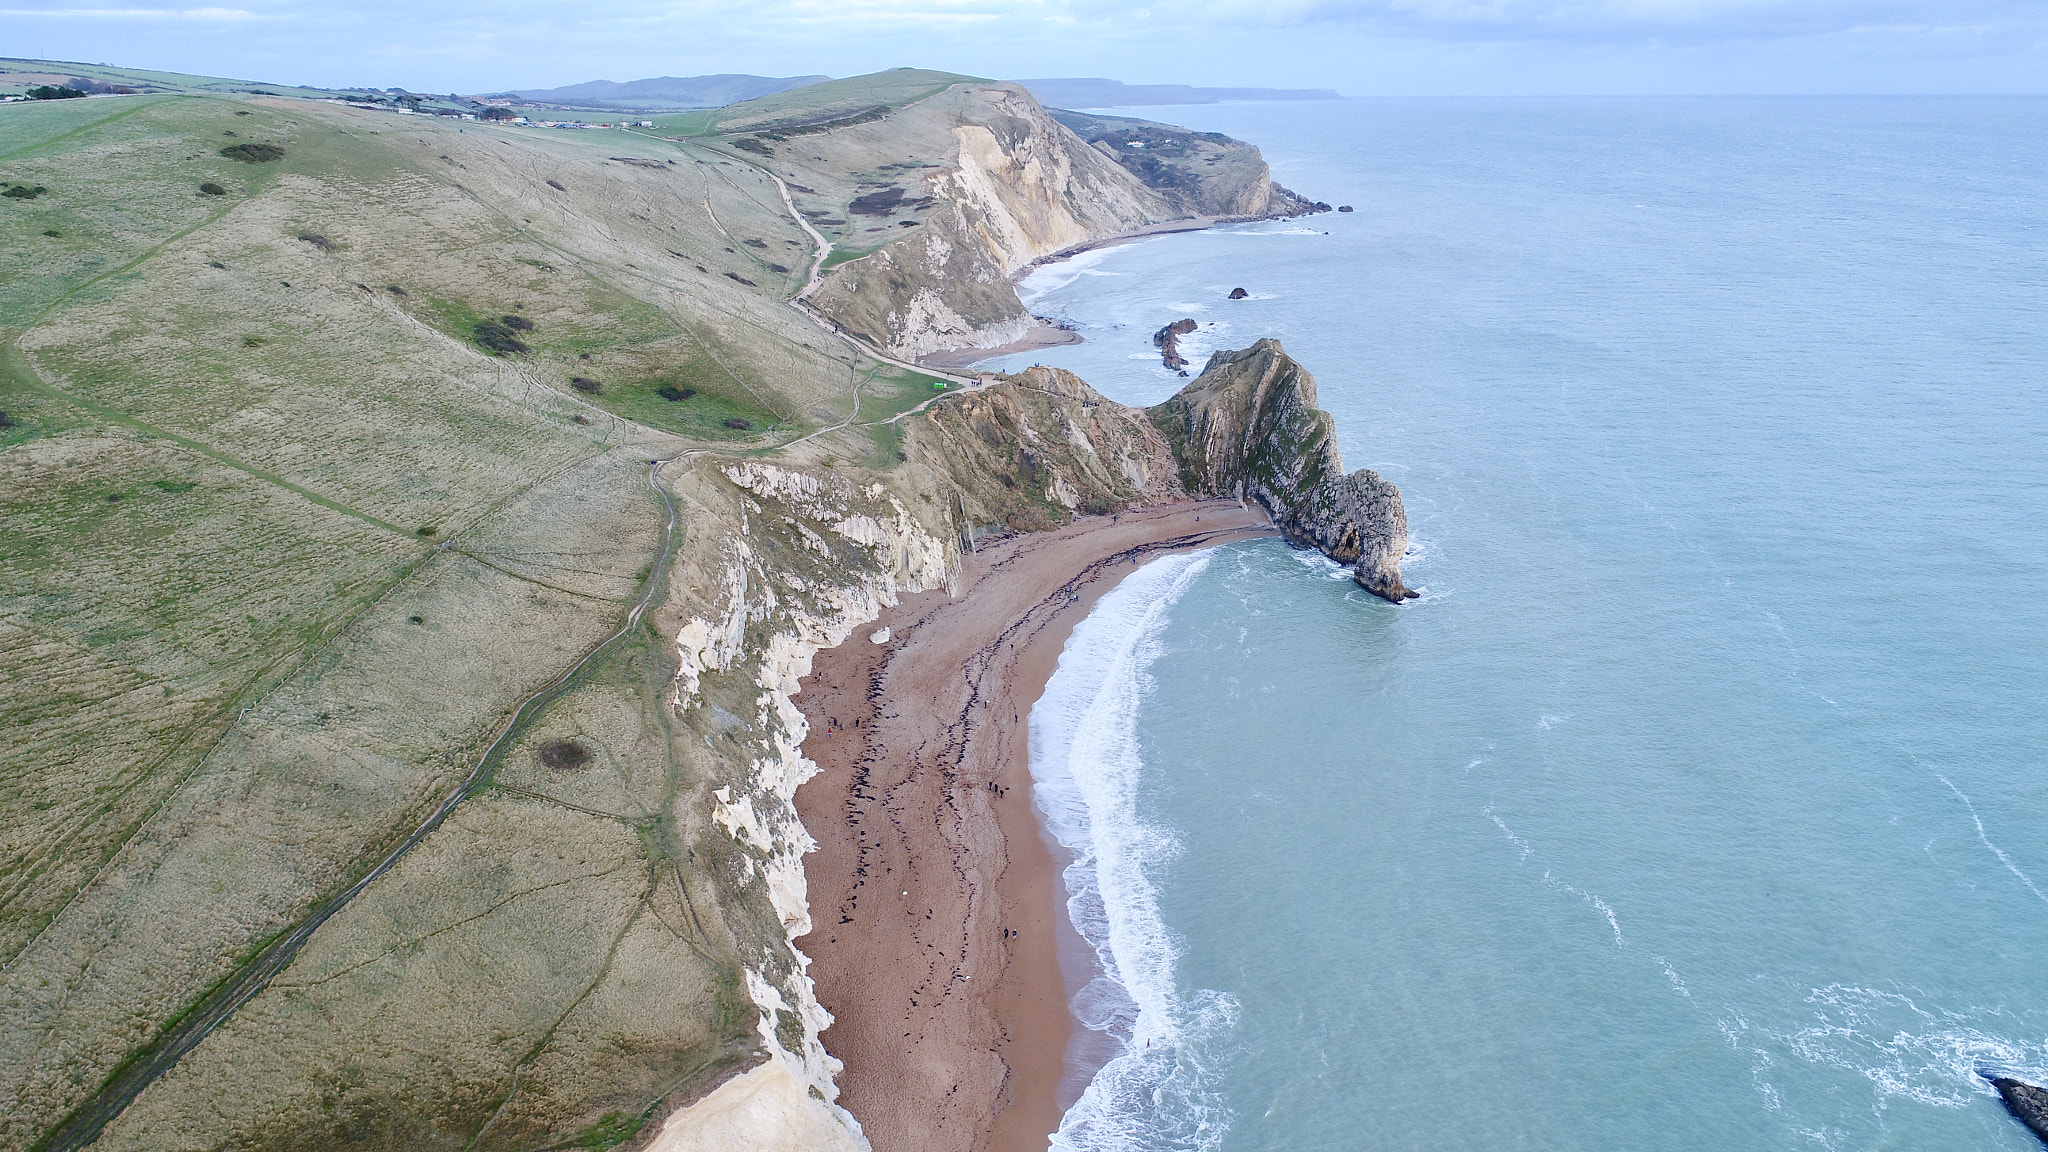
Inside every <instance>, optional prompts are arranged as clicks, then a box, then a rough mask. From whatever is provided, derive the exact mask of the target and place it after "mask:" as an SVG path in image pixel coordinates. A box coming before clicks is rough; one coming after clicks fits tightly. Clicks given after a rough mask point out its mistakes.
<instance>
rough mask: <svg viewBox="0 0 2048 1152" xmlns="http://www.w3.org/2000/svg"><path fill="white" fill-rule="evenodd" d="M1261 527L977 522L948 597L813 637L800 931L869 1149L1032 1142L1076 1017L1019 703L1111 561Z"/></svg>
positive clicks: (1194, 515)
mask: <svg viewBox="0 0 2048 1152" xmlns="http://www.w3.org/2000/svg"><path fill="white" fill-rule="evenodd" d="M1272 533H1273V529H1272V527H1271V525H1270V524H1269V523H1268V522H1267V519H1266V516H1265V514H1264V513H1263V511H1261V510H1259V509H1258V508H1256V507H1253V508H1250V509H1245V508H1241V507H1240V506H1239V505H1238V504H1237V503H1236V502H1235V501H1207V502H1192V501H1189V502H1176V503H1173V504H1164V505H1158V506H1155V507H1152V508H1148V509H1141V510H1137V511H1132V512H1125V513H1122V514H1121V515H1119V516H1117V517H1114V518H1112V517H1085V518H1082V519H1079V520H1076V521H1075V522H1074V523H1073V524H1071V525H1069V526H1067V527H1065V528H1062V529H1059V530H1057V531H1053V532H1043V533H1036V534H1032V535H1024V536H1015V537H1008V538H1005V539H1001V540H996V541H984V542H983V543H982V545H981V547H980V549H979V550H978V552H977V553H976V554H975V555H973V556H971V557H969V558H968V560H967V562H966V564H965V565H964V566H963V570H962V572H961V575H960V580H959V594H958V595H957V596H949V595H948V594H947V593H946V592H944V591H938V592H932V593H927V594H925V595H922V596H918V597H913V598H908V599H906V600H905V601H904V602H903V603H902V604H900V605H898V606H897V607H896V608H894V609H891V610H889V611H888V612H886V613H885V614H884V615H883V616H882V618H881V619H880V620H878V621H877V622H876V623H875V624H873V625H871V626H869V627H866V628H862V629H860V630H859V631H857V632H856V633H855V634H854V635H853V636H852V637H851V638H850V639H848V640H847V641H846V642H845V643H844V644H842V645H840V646H839V647H838V648H835V649H830V650H828V651H824V652H820V653H819V654H818V655H817V657H816V659H815V660H814V662H813V665H812V674H811V676H810V677H809V678H807V679H806V680H805V681H804V683H803V690H802V693H801V694H800V695H799V696H798V697H797V700H796V702H797V704H798V706H799V707H801V708H802V709H803V711H804V714H805V715H806V717H807V718H808V719H809V721H810V728H811V735H810V738H809V739H808V740H806V741H805V743H804V753H805V755H807V756H809V757H810V758H811V759H812V760H814V761H815V762H816V763H817V764H818V765H819V767H820V769H821V771H820V772H819V774H818V775H817V776H816V777H814V778H813V779H811V780H810V781H809V782H808V783H806V784H805V785H804V786H803V787H802V788H801V789H800V790H799V791H798V792H797V795H796V804H797V810H798V812H799V813H800V814H801V816H802V817H803V822H804V826H805V828H807V829H808V830H809V831H810V833H811V835H812V836H814V837H815V838H816V839H817V841H818V845H819V847H818V850H817V851H816V852H814V853H812V854H811V855H809V856H807V857H806V858H805V861H804V872H805V878H806V881H807V883H808V885H809V892H810V907H811V916H812V921H813V923H814V924H815V926H816V927H815V929H814V930H813V931H812V933H811V934H810V935H808V936H805V937H803V938H802V939H800V940H799V941H798V942H797V943H798V946H799V947H800V948H801V949H802V950H803V952H804V954H805V955H807V956H809V957H810V959H811V961H812V963H811V968H810V972H811V975H812V977H813V978H814V979H815V980H816V982H817V990H818V997H819V999H820V1001H822V1002H823V1004H824V1005H825V1007H826V1008H827V1009H829V1010H830V1011H831V1012H832V1014H833V1016H834V1017H835V1022H834V1023H833V1025H832V1027H830V1028H829V1029H827V1030H826V1031H825V1033H824V1041H825V1046H826V1049H827V1050H828V1051H830V1052H831V1053H832V1054H833V1055H834V1056H836V1057H838V1058H839V1059H840V1060H842V1061H844V1063H845V1066H846V1067H845V1071H844V1072H843V1073H842V1074H841V1076H840V1078H839V1083H840V1087H841V1090H842V1094H841V1096H840V1100H839V1102H840V1103H841V1104H843V1105H845V1106H846V1107H847V1109H849V1110H850V1111H851V1112H852V1113H853V1115H854V1116H855V1117H856V1118H857V1119H859V1120H860V1122H861V1125H862V1127H863V1128H864V1129H865V1130H866V1132H867V1135H868V1138H869V1140H870V1141H871V1143H872V1144H873V1146H874V1147H875V1148H876V1149H877V1150H878V1152H898V1150H916V1152H950V1150H954V1149H958V1150H960V1152H1042V1150H1043V1149H1044V1148H1045V1147H1046V1146H1047V1137H1048V1136H1049V1135H1050V1134H1051V1132H1052V1131H1053V1129H1054V1128H1056V1127H1057V1126H1058V1124H1059V1117H1060V1107H1059V1102H1058V1100H1057V1092H1058V1089H1059V1085H1060V1080H1061V1077H1062V1074H1063V1071H1064V1058H1065V1054H1066V1049H1067V1043H1068V1039H1069V1036H1070V1034H1071V1032H1072V1030H1073V1022H1072V1020H1071V1017H1070V1015H1069V1013H1068V1010H1067V1001H1068V995H1069V990H1068V989H1067V988H1066V987H1065V986H1064V982H1063V980H1062V978H1061V974H1060V965H1059V960H1058V954H1057V944H1058V938H1059V936H1060V933H1059V931H1058V930H1057V929H1058V927H1059V925H1060V924H1061V923H1062V922H1063V917H1064V915H1065V911H1064V907H1063V898H1064V896H1063V893H1062V892H1061V890H1060V883H1059V877H1058V874H1057V871H1056V869H1055V866H1054V861H1053V857H1052V851H1051V849H1050V847H1049V845H1048V843H1047V840H1046V838H1045V836H1044V835H1043V834H1042V833H1041V831H1040V829H1039V826H1038V820H1037V817H1036V816H1035V814H1034V813H1033V811H1032V808H1031V779H1030V769H1029V763H1028V757H1029V734H1028V726H1027V724H1026V718H1027V717H1028V716H1029V714H1030V709H1031V705H1032V703H1033V702H1034V701H1036V700H1037V699H1038V696H1039V694H1040V693H1041V692H1042V691H1043V689H1044V687H1045V683H1046V681H1047V680H1048V679H1049V678H1050V677H1051V675H1052V673H1053V670H1054V669H1055V668H1056V667H1057V665H1058V662H1059V655H1060V650H1061V648H1062V647H1063V646H1064V644H1065V642H1066V638H1067V635H1068V633H1069V632H1071V631H1072V629H1073V627H1074V624H1075V623H1076V622H1077V621H1078V620H1080V619H1081V618H1082V617H1083V616H1085V615H1086V614H1087V612H1088V610H1089V608H1090V607H1091V606H1092V605H1093V604H1094V602H1095V600H1096V599H1097V598H1098V597H1100V596H1101V595H1102V594H1103V593H1104V592H1107V591H1108V590H1109V589H1110V588H1112V587H1114V586H1115V585H1116V583H1117V581H1118V580H1120V579H1122V577H1123V576H1125V575H1127V574H1128V573H1130V572H1131V571H1133V570H1135V569H1136V568H1137V567H1138V566H1140V565H1141V564H1143V563H1144V562H1145V561H1147V560H1149V559H1151V558H1153V557H1155V556H1158V555H1161V554H1164V553H1167V552H1173V551H1182V550H1186V549H1190V548H1201V547H1207V546H1210V545H1213V544H1220V543H1225V542H1228V541H1232V540H1240V539H1246V538H1250V537H1255V536H1267V535H1272ZM885 630H886V639H885V640H884V641H883V642H881V643H876V642H875V640H876V638H878V637H881V636H883V635H884V632H885Z"/></svg>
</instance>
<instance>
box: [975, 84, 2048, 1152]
mask: <svg viewBox="0 0 2048 1152" xmlns="http://www.w3.org/2000/svg"><path fill="white" fill-rule="evenodd" d="M1133 114H1135V115H1140V116H1151V117H1153V118H1157V119H1165V120H1171V121H1173V122H1176V123H1183V124H1187V125H1190V126H1192V127H1196V128H1201V129H1214V130H1220V131H1224V132H1228V133H1231V134H1232V135H1236V136H1239V137H1241V138H1244V139H1249V140H1253V141H1256V142H1257V143H1259V144H1260V145H1261V147H1262V148H1263V149H1264V150H1265V152H1266V154H1267V156H1268V158H1269V159H1270V160H1272V162H1273V165H1274V169H1275V174H1276V176H1277V178H1278V179H1279V180H1281V182H1283V183H1285V184H1287V185H1289V186H1290V187H1293V188H1296V189H1298V190H1300V191H1302V192H1305V193H1307V194H1309V195H1310V196H1312V197H1315V198H1318V199H1323V200H1327V201H1329V202H1331V203H1348V204H1352V205H1355V206H1356V208H1357V211H1356V212H1354V213H1350V214H1342V215H1340V214H1334V213H1333V214H1329V215H1321V216H1316V217H1313V218H1310V219H1308V220H1305V221H1298V222H1294V223H1278V222H1273V223H1262V224H1257V225H1248V226H1240V227H1235V228H1230V229H1223V230H1218V231H1214V232H1208V233H1201V234H1192V235H1181V236H1172V237H1166V238H1161V239H1155V240H1149V241H1146V242H1143V243H1139V244H1133V245H1129V246H1125V247H1121V248H1117V249H1113V250H1108V251H1105V252H1098V253H1092V254H1089V255H1088V256H1087V257H1084V258H1083V259H1081V260H1079V261H1075V262H1070V263H1067V264H1064V265H1059V266H1056V267H1054V268H1051V269H1047V270H1045V271H1043V272H1041V273H1039V274H1038V275H1037V277H1036V278H1035V279H1034V281H1033V282H1032V284H1031V288H1032V291H1033V293H1034V299H1033V302H1034V306H1035V308H1036V309H1037V310H1038V311H1040V312H1044V313H1049V314H1058V315H1064V316H1066V317H1068V318H1069V319H1071V320H1072V321H1073V322H1074V323H1075V324H1076V325H1077V326H1078V327H1079V328H1080V329H1081V330H1082V331H1083V332H1084V334H1085V335H1086V336H1087V337H1088V339H1089V343H1087V344H1085V345H1080V346H1076V347H1072V348H1064V349H1055V350H1051V351H1047V352H1041V353H1037V354H1033V355H1030V356H1025V357H1017V358H1013V359H1012V360H1010V361H1008V362H1007V364H1009V365H1010V366H1016V365H1020V364H1023V363H1030V362H1043V363H1049V364H1057V365H1060V366H1063V367H1068V368H1072V369H1074V370H1075V371H1077V372H1079V373H1081V374H1082V375H1083V376H1084V377H1086V378H1087V379H1088V380H1089V381H1090V382H1091V383H1093V384H1094V385H1095V386H1096V387H1097V388H1099V389H1101V390H1102V391H1103V392H1105V393H1107V394H1108V395H1110V396H1112V397H1114V398H1116V399H1119V400H1123V401H1126V402H1130V403H1151V402H1155V401H1157V400H1159V399H1161V398H1163V397H1165V396H1167V395H1169V394H1170V393H1171V392H1172V391H1174V390H1175V389H1176V388H1177V387H1178V386H1179V385H1180V384H1182V383H1183V381H1181V380H1180V379H1179V378H1177V377H1175V376H1172V375H1170V374H1168V373H1166V372H1165V371H1164V370H1163V369H1161V368H1160V367H1159V366H1158V361H1157V359H1156V355H1155V354H1154V352H1153V350H1152V348H1151V345H1150V342H1149V335H1150V333H1151V332H1152V331H1153V330H1154V329H1156V328H1158V327H1159V326H1160V325H1162V324H1165V323H1167V322H1169V321H1171V320H1174V319H1178V318H1179V317H1181V316H1191V317H1194V318H1195V319H1197V320H1198V321H1200V322H1202V323H1203V325H1204V327H1203V328H1202V329H1201V330H1200V331H1199V332H1198V333H1197V334H1196V336H1194V337H1193V338H1191V339H1190V340H1189V341H1187V342H1184V345H1183V346H1184V347H1189V346H1190V345H1192V350H1191V359H1194V360H1196V361H1197V363H1199V362H1200V360H1201V359H1203V358H1204V357H1206V354H1207V351H1208V350H1209V349H1212V348H1220V347H1239V346H1242V345H1244V344H1247V343H1249V342H1250V341H1251V340H1253V339H1255V338H1257V337H1259V336H1265V335H1273V336H1277V337H1279V338H1280V339H1281V340H1282V341H1283V342H1284V343H1285V344H1286V346H1287V348H1288V350H1289V351H1290V352H1292V353H1294V354H1295V355H1296V356H1297V357H1299V358H1300V359H1301V360H1302V361H1303V362H1304V363H1306V364H1307V365H1308V367H1309V368H1310V369H1311V370H1312V371H1313V372H1314V373H1315V375H1316V377H1317V379H1318V381H1319V383H1320V385H1321V391H1322V395H1321V399H1322V403H1323V406H1324V407H1325V408H1327V409H1329V410H1330V411H1331V412H1332V413H1334V414H1335V416H1336V418H1337V422H1338V426H1339V429H1340V441H1341V443H1342V445H1343V449H1344V453H1345V458H1346V461H1347V463H1348V464H1349V465H1350V466H1351V467H1354V468H1355V467H1360V466H1366V467H1372V468H1375V469H1378V470H1379V471H1381V472H1382V473H1384V474H1385V475H1387V476H1388V477H1389V478H1390V479H1393V480H1394V481H1395V482H1397V483H1398V484H1400V485H1401V487H1402V490H1403V492H1404V494H1405V496H1406V501H1407V507H1408V513H1409V518H1410V522H1411V525H1412V531H1413V536H1414V539H1415V553H1414V554H1413V555H1411V558H1410V560H1409V562H1408V564H1407V566H1406V572H1407V575H1408V583H1409V584H1410V585H1411V586H1414V587H1420V588H1422V589H1424V590H1425V591H1426V593H1427V594H1426V595H1425V596H1424V597H1423V598H1422V599H1421V600H1419V601H1415V602H1411V603H1409V604H1407V605H1405V606H1401V607H1394V606H1392V605H1388V604H1384V603H1382V602H1380V601H1377V600H1374V599H1372V598H1371V597H1369V596H1366V595H1365V594H1364V593H1363V592H1361V591H1360V590H1358V589H1356V588H1355V587H1353V586H1352V585H1351V584H1350V583H1349V582H1348V581H1346V580H1345V579H1343V578H1342V575H1343V574H1342V573H1337V572H1334V571H1333V569H1332V567H1331V566H1330V565H1328V564H1326V563H1323V562H1321V561H1320V560H1317V559H1315V558H1312V557H1305V556H1303V555H1301V554H1297V553H1294V552H1291V551H1290V550H1289V549H1287V548H1286V547H1284V546H1283V545H1280V544H1278V543H1276V542H1263V543H1257V544H1252V545H1243V546H1234V547H1229V548H1224V549H1220V550H1215V551H1212V552H1209V553H1206V554H1203V555H1201V556H1198V557H1190V558H1177V559H1170V560H1166V561H1161V562H1160V563H1159V564H1156V565H1154V566H1153V567H1151V568H1148V569H1146V570H1144V571H1143V572H1141V573H1140V574H1139V575H1137V576H1134V577H1132V578H1131V580H1129V581H1127V582H1126V583H1125V585H1123V586H1122V587H1120V588H1119V589H1118V590H1117V591H1116V592H1115V593H1113V594H1112V595H1111V596H1108V597H1105V598H1104V600H1103V602H1102V605H1101V607H1100V608H1098V610H1097V611H1096V613H1095V615H1094V616H1092V617H1091V618H1090V620H1089V621H1088V622H1086V623H1085V624H1084V625H1083V627H1081V628H1080V629H1077V631H1076V633H1075V638H1074V641H1073V642H1072V643H1071V644H1070V646H1069V649H1068V652H1067V654H1066V656H1065V658H1064V659H1063V661H1062V665H1061V670H1060V673H1059V674H1058V675H1057V676H1056V677H1055V679H1054V682H1053V684H1052V686H1051V687H1050V688H1049V690H1048V693H1047V696H1046V698H1045V700H1044V701H1042V702H1041V704H1040V705H1039V707H1038V708H1037V709H1036V710H1035V711H1034V713H1033V729H1034V741H1035V747H1036V749H1037V756H1036V757H1035V761H1036V764H1035V771H1038V772H1039V773H1040V774H1041V776H1042V779H1041V781H1040V783H1039V785H1038V789H1037V795H1038V800H1039V802H1040V804H1041V806H1042V807H1043V808H1044V809H1045V810H1046V811H1047V813H1048V821H1049V825H1050V827H1051V829H1052V830H1053V832H1054V833H1055V834H1057V835H1058V836H1060V838H1061V839H1063V840H1064V841H1066V842H1067V843H1069V844H1070V845H1072V846H1074V847H1076V848H1077V850H1078V852H1079V855H1080V861H1079V863H1078V864H1077V866H1076V868H1075V869H1074V870H1072V871H1071V873H1070V880H1071V881H1072V882H1073V883H1074V885H1075V886H1076V898H1075V901H1074V907H1075V909H1076V911H1077V915H1078V917H1079V919H1080V920H1081V921H1082V927H1083V928H1084V930H1086V931H1087V932H1088V933H1089V934H1090V936H1091V939H1092V940H1093V941H1094V942H1095V943H1096V944H1097V946H1098V950H1099V951H1100V953H1101V954H1102V956H1103V958H1104V965H1105V969H1106V973H1105V978H1104V979H1102V980H1099V981H1098V982H1097V983H1096V984H1095V985H1093V986H1091V987H1090V988H1089V989H1087V990H1085V992H1084V994H1083V996H1082V1001H1081V1003H1080V1005H1079V1006H1080V1008H1081V1009H1082V1011H1083V1013H1084V1015H1086V1016H1087V1017H1088V1018H1089V1019H1090V1020H1092V1021H1093V1022H1094V1023H1096V1024H1099V1025H1102V1026H1103V1027H1104V1028H1105V1029H1107V1031H1108V1032H1109V1034H1110V1035H1112V1036H1113V1037H1115V1038H1117V1039H1118V1040H1119V1041H1121V1042H1123V1043H1124V1049H1123V1053H1122V1055H1120V1056H1119V1057H1118V1058H1117V1059H1116V1060H1114V1061H1112V1062H1111V1063H1110V1065H1109V1066H1108V1067H1107V1068H1105V1069H1104V1071H1103V1072H1102V1073H1101V1074H1100V1075H1098V1077H1097V1078H1096V1080H1095V1082H1094V1083H1093V1084H1092V1085H1091V1086H1090V1089H1089V1092H1088V1094H1087V1095H1086V1096H1084V1097H1083V1099H1082V1100H1081V1101H1080V1103H1079V1104H1077V1105H1076V1107H1075V1108H1074V1110H1073V1111H1072V1112H1070V1113H1069V1115H1068V1117H1067V1120H1066V1124H1065V1126H1064V1127H1063V1130H1062V1133H1061V1135H1060V1136H1059V1137H1058V1138H1057V1141H1056V1143H1057V1144H1058V1146H1060V1147H1066V1148H1088V1149H1107V1148H1117V1149H1148V1150H1160V1149H1179V1148H1189V1149H1195V1148H1199V1149H1223V1150H1244V1152H1250V1150H1254V1149H1258V1150H1266V1149H1272V1150H1279V1149H1288V1150H1300V1149H1321V1148H1332V1149H1337V1148H1346V1149H1348V1148H1364V1149H1473V1150H1478V1149H1486V1150H1489V1152H1492V1150H1498V1149H1503V1148H1527V1149H1545V1150H1549V1149H1589V1150H1590V1149H1651V1148H1655V1149H1810V1148H1819V1149H1831V1150H1851V1149H1916V1150H1936V1149H2010V1150H2015V1152H2017V1150H2021V1149H2026V1148H2029V1147H2037V1145H2036V1144H2035V1143H2034V1141H2033V1138H2032V1137H2031V1136H2029V1135H2028V1134H2027V1133H2026V1132H2025V1131H2024V1130H2023V1129H2021V1128H2020V1127H2019V1126H2018V1125H2017V1124H2016V1123H2014V1122H2013V1121H2012V1120H2011V1119H2010V1118H2008V1117H2007V1116H2006V1115H2005V1113H2004V1112H2003V1110H2002V1109H2001V1108H2000V1107H1999V1105H1998V1103H1997V1101H1996V1099H1995V1097H1993V1096H1992V1095H1991V1094H1990V1092H1989V1089H1988V1087H1987V1086H1986V1085H1985V1084H1984V1083H1983V1082H1982V1081H1981V1080H1980V1079H1979V1077H1978V1072H1979V1070H1980V1069H1988V1068H2000V1069H2011V1070H2015V1071H2017V1072H2020V1073H2022V1074H2028V1075H2031V1076H2032V1077H2034V1078H2037V1079H2038V1078H2043V1077H2048V771H2044V768H2048V400H2044V395H2043V393H2044V389H2048V195H2044V189H2048V101H2040V100H1957V99H1945V100H1589V101H1569V100H1546V101H1519V102H1514V101H1416V102H1396V101H1360V102H1346V103H1333V104H1313V105H1221V106H1212V107H1197V108H1173V109H1157V110H1149V111H1148V110H1136V111H1134V112H1133ZM1237 286H1243V287H1245V288H1246V289H1248V290H1249V291H1250V292H1252V293H1253V294H1254V298H1253V299H1251V300H1247V301H1239V302H1230V301H1226V300H1225V299H1224V296H1225V294H1226V293H1227V292H1228V291H1229V290H1230V289H1231V288H1233V287H1237Z"/></svg>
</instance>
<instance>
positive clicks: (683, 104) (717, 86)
mask: <svg viewBox="0 0 2048 1152" xmlns="http://www.w3.org/2000/svg"><path fill="white" fill-rule="evenodd" d="M830 79H831V77H830V76H782V77H776V76H738V75H731V74H725V75H718V76H656V77H653V78H652V79H648V80H627V81H624V82H620V81H616V80H592V81H590V82H589V83H587V84H570V85H568V86H567V87H563V88H527V89H523V90H520V91H516V92H513V93H511V95H514V96H518V97H521V98H523V99H527V100H539V101H541V102H543V103H547V104H568V105H573V106H576V107H580V108H633V109H670V108H723V107H725V106H726V105H727V104H737V103H739V102H740V101H742V100H753V99H757V98H759V97H762V96H771V95H774V94H775V93H777V92H787V91H789V90H790V89H792V88H804V87H808V86H809V85H812V84H819V83H823V82H824V81H826V80H830Z"/></svg>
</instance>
